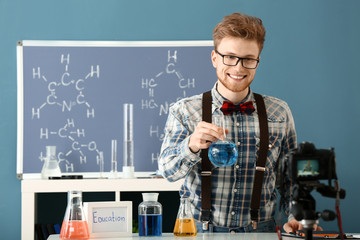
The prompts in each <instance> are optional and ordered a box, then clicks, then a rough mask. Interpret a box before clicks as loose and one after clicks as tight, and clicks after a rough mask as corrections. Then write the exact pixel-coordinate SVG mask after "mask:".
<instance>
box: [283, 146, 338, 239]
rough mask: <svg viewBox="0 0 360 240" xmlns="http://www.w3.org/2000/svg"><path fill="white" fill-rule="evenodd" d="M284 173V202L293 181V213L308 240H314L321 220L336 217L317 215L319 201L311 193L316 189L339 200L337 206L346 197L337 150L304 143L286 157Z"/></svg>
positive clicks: (291, 197) (291, 199) (291, 207)
mask: <svg viewBox="0 0 360 240" xmlns="http://www.w3.org/2000/svg"><path fill="white" fill-rule="evenodd" d="M280 173H281V176H280V194H281V199H282V203H283V202H284V188H285V187H288V184H287V183H288V181H289V182H290V186H291V190H292V191H291V193H290V201H291V205H290V210H291V213H292V214H293V216H294V217H295V219H296V220H298V221H300V223H301V224H302V225H303V228H304V231H305V235H306V239H312V230H313V227H314V225H315V224H317V223H318V219H319V218H320V217H321V218H323V219H324V220H325V221H331V220H334V219H335V218H336V215H335V213H334V212H333V211H330V210H324V211H323V212H321V213H319V212H316V207H315V206H316V203H315V199H314V198H313V197H312V196H311V194H310V192H311V191H312V190H316V191H318V192H319V193H320V194H321V195H322V196H325V197H330V198H336V202H337V204H339V200H340V199H343V198H345V190H343V189H340V187H339V184H338V180H337V175H336V162H335V151H334V148H331V149H316V147H315V145H314V144H313V143H310V142H304V143H301V144H300V145H299V147H298V148H296V149H293V150H292V151H290V152H289V153H288V154H287V156H286V158H284V160H283V162H282V163H281V170H280ZM323 180H327V182H328V184H324V183H323V182H324V181H323ZM333 182H334V186H333Z"/></svg>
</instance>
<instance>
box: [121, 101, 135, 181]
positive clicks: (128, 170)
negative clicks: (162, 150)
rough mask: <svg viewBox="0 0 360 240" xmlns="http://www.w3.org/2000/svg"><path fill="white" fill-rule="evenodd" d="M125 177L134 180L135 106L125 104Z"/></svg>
mask: <svg viewBox="0 0 360 240" xmlns="http://www.w3.org/2000/svg"><path fill="white" fill-rule="evenodd" d="M123 177H124V178H134V136H133V104H131V103H125V104H124V162H123Z"/></svg>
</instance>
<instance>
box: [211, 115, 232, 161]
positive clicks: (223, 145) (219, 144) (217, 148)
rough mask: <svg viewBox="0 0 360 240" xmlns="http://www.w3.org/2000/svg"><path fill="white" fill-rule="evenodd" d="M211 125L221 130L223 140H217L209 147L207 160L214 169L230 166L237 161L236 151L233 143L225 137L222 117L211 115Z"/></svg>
mask: <svg viewBox="0 0 360 240" xmlns="http://www.w3.org/2000/svg"><path fill="white" fill-rule="evenodd" d="M213 123H214V124H215V125H216V126H218V127H221V128H222V129H223V133H224V140H220V139H218V140H217V141H216V142H213V143H212V144H211V145H210V147H209V153H208V156H209V159H210V161H211V162H212V164H214V166H215V167H225V166H231V165H233V164H234V163H235V162H236V160H237V157H238V150H237V147H236V145H235V143H234V142H232V141H230V140H229V139H227V137H226V133H225V120H224V115H223V114H218V115H213Z"/></svg>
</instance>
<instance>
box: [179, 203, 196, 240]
mask: <svg viewBox="0 0 360 240" xmlns="http://www.w3.org/2000/svg"><path fill="white" fill-rule="evenodd" d="M174 235H175V236H177V237H194V236H196V235H197V230H196V226H195V220H194V216H193V213H192V211H191V205H190V202H189V200H188V198H181V199H180V207H179V211H178V214H177V217H176V222H175V227H174Z"/></svg>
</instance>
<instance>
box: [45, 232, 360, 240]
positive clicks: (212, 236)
mask: <svg viewBox="0 0 360 240" xmlns="http://www.w3.org/2000/svg"><path fill="white" fill-rule="evenodd" d="M347 235H348V234H347ZM349 235H353V236H354V237H356V238H360V234H359V233H355V234H349ZM59 236H60V235H59V234H55V235H50V236H49V238H48V240H59V239H60V238H59ZM125 239H129V240H133V239H138V240H170V239H175V240H195V239H196V240H198V239H201V240H217V239H220V240H277V239H278V236H277V234H276V233H198V234H197V236H196V237H175V236H174V234H172V233H163V234H162V236H161V237H139V234H138V233H133V235H132V236H131V237H118V238H90V239H89V240H125ZM282 239H283V240H296V239H304V238H296V237H287V236H283V237H282Z"/></svg>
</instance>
